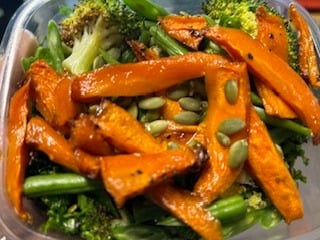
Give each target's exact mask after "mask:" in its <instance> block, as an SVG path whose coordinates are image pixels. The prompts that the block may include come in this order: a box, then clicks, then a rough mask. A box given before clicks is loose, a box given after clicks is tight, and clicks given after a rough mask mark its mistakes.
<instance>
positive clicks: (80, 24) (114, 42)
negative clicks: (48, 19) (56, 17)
mask: <svg viewBox="0 0 320 240" xmlns="http://www.w3.org/2000/svg"><path fill="white" fill-rule="evenodd" d="M140 24H142V18H141V17H139V16H138V15H137V14H135V13H134V12H133V11H131V10H130V9H129V8H128V7H127V6H126V5H124V4H123V3H122V2H121V1H120V0H80V1H79V2H78V3H77V4H76V5H75V8H74V10H73V11H72V13H71V15H70V16H69V17H67V18H66V19H64V20H63V21H62V22H61V23H60V27H61V38H62V41H63V42H64V43H65V44H66V45H68V46H70V47H72V52H71V55H70V56H68V57H67V58H66V59H65V60H64V61H63V66H64V67H65V68H66V69H67V70H68V71H70V72H71V73H74V74H81V73H83V72H87V71H89V70H91V69H92V65H93V61H94V59H95V58H96V57H97V56H98V55H99V54H100V51H101V49H102V50H109V49H110V48H123V47H124V46H125V44H124V41H122V40H123V39H124V38H125V37H130V38H135V37H137V36H139V35H140V30H141V28H140V27H141V25H140Z"/></svg>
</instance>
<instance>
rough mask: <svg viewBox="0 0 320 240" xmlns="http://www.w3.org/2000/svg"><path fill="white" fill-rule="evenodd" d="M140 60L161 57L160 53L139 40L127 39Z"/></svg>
mask: <svg viewBox="0 0 320 240" xmlns="http://www.w3.org/2000/svg"><path fill="white" fill-rule="evenodd" d="M127 43H128V45H129V46H130V47H131V49H132V51H133V53H134V55H135V56H136V58H137V60H138V61H144V60H154V59H158V58H159V54H158V53H157V52H156V51H155V50H153V49H151V48H148V47H147V46H146V45H144V44H143V43H142V42H139V41H137V40H129V41H127Z"/></svg>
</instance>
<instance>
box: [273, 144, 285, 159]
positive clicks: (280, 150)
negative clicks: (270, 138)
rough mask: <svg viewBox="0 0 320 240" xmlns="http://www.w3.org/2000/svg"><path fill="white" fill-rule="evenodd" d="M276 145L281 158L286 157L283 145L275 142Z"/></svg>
mask: <svg viewBox="0 0 320 240" xmlns="http://www.w3.org/2000/svg"><path fill="white" fill-rule="evenodd" d="M275 147H276V149H277V151H278V153H279V154H280V156H281V158H282V159H284V154H283V150H282V147H281V146H280V145H279V144H275Z"/></svg>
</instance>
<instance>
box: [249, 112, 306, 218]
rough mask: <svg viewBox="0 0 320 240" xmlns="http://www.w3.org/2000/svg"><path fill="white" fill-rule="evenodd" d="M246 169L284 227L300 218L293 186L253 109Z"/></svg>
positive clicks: (283, 164)
mask: <svg viewBox="0 0 320 240" xmlns="http://www.w3.org/2000/svg"><path fill="white" fill-rule="evenodd" d="M246 166H247V167H248V169H249V171H250V173H251V174H252V176H253V177H254V178H255V179H256V180H257V181H258V182H259V183H260V184H261V186H262V188H263V189H264V191H265V193H266V194H267V195H268V196H269V198H270V199H271V201H272V203H273V204H274V206H275V207H276V208H277V209H278V210H279V212H280V213H281V214H282V216H283V217H284V219H285V221H286V222H287V223H290V222H292V221H293V220H296V219H299V218H302V217H303V204H302V201H301V199H300V195H299V191H298V189H297V186H296V183H295V181H294V180H293V179H292V176H291V174H290V172H289V170H288V168H287V166H286V164H285V161H284V160H283V159H282V158H281V155H280V153H279V152H278V150H277V149H276V147H275V145H274V143H273V141H272V139H271V138H270V136H269V133H268V130H267V129H266V127H265V125H264V123H263V122H262V121H261V120H260V118H259V116H258V115H257V113H256V112H255V110H254V108H253V107H252V108H251V113H250V133H249V157H248V161H247V162H246Z"/></svg>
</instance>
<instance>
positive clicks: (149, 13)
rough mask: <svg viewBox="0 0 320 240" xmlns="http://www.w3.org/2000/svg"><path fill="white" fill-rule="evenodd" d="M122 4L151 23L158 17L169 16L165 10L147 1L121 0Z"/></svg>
mask: <svg viewBox="0 0 320 240" xmlns="http://www.w3.org/2000/svg"><path fill="white" fill-rule="evenodd" d="M123 2H124V3H125V4H126V5H127V6H128V7H129V8H131V9H132V10H133V11H135V12H136V13H138V14H139V15H141V16H143V17H145V18H146V19H148V20H151V21H157V19H158V17H160V16H166V15H168V14H169V12H168V11H167V10H166V9H165V8H163V7H162V6H160V5H158V4H156V3H154V2H152V1H149V0H139V1H137V0H123Z"/></svg>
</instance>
